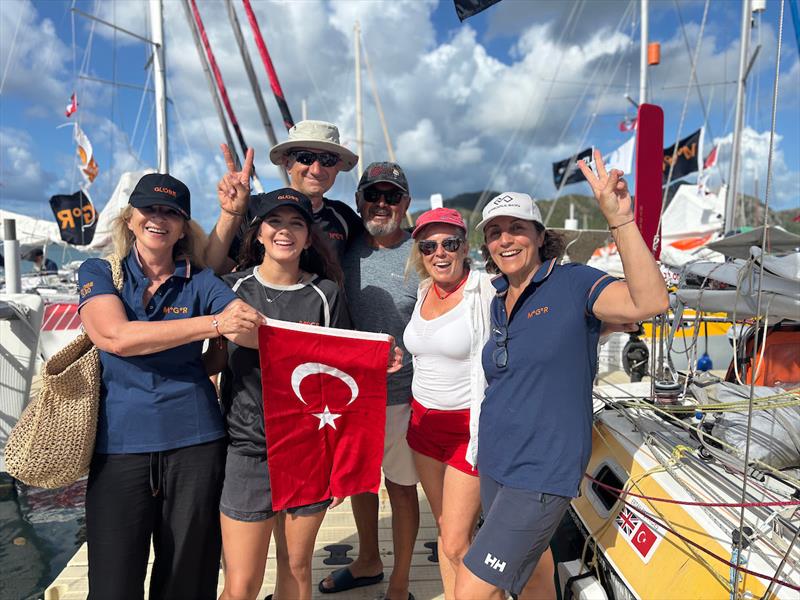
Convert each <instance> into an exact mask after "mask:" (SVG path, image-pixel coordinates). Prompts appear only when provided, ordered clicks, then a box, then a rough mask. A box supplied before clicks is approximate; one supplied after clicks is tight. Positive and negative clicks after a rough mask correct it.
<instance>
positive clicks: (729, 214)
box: [724, 0, 750, 233]
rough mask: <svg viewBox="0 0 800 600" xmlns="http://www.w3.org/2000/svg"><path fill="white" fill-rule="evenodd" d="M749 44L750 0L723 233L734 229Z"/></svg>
mask: <svg viewBox="0 0 800 600" xmlns="http://www.w3.org/2000/svg"><path fill="white" fill-rule="evenodd" d="M749 42H750V0H742V29H741V42H740V47H739V77H738V79H737V85H736V116H735V117H734V121H733V143H732V144H731V163H730V171H729V172H728V195H727V197H726V198H725V227H724V233H727V232H729V231H731V230H732V229H733V228H734V219H735V209H736V193H737V188H738V187H739V185H738V184H739V159H740V156H739V150H740V148H741V145H742V126H743V125H744V93H745V82H746V79H747V71H748V68H747V54H748V50H749V45H750V44H749Z"/></svg>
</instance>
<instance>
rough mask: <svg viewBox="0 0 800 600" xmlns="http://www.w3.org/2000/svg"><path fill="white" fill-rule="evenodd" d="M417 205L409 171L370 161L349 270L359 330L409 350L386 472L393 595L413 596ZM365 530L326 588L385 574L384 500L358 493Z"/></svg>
mask: <svg viewBox="0 0 800 600" xmlns="http://www.w3.org/2000/svg"><path fill="white" fill-rule="evenodd" d="M409 203H410V196H409V188H408V180H407V179H406V176H405V173H403V169H402V168H400V166H399V165H397V164H395V163H391V162H376V163H372V164H370V165H369V166H368V167H367V168H366V169H365V171H364V174H363V176H362V177H361V180H360V181H359V183H358V189H357V191H356V206H357V208H358V211H359V212H360V213H361V221H362V222H363V228H364V229H365V231H364V232H363V234H361V235H358V236H356V237H355V238H354V239H353V241H352V244H351V245H350V247H349V249H348V251H347V253H346V254H345V257H344V260H343V261H342V268H343V270H344V277H345V290H346V291H347V299H348V303H349V305H350V309H351V310H350V313H351V315H352V317H353V324H354V326H355V328H356V329H359V330H362V331H375V332H384V333H388V334H390V335H392V336H394V338H395V341H396V343H397V345H398V346H399V347H400V348H402V349H403V354H404V356H403V367H402V368H401V369H400V370H399V371H398V372H396V373H393V374H391V375H389V377H388V379H387V397H386V403H387V406H386V429H385V438H384V453H383V473H384V476H385V480H386V490H387V492H388V493H389V500H390V502H391V506H392V542H393V545H394V568H393V569H392V575H391V577H390V579H389V586H388V588H387V590H386V598H390V599H392V600H406V599H407V598H413V596H411V594H409V592H408V579H409V572H410V569H411V557H412V555H413V551H414V542H415V540H416V537H417V530H418V528H419V504H418V499H417V488H416V485H417V482H418V481H419V477H418V476H417V471H416V468H415V466H414V458H413V456H412V454H411V449H410V448H409V446H408V443H407V442H406V431H407V430H408V422H409V418H410V415H411V404H410V402H411V378H412V371H413V369H412V365H411V357H410V355H408V353H407V352H406V351H405V346H404V345H403V331H404V330H405V328H406V325H407V324H408V321H409V319H411V315H412V313H413V310H414V305H415V303H416V297H417V286H418V285H419V281H418V278H417V274H416V273H415V272H414V273H410V274H409V275H408V276H407V275H406V274H405V270H406V261H407V259H408V255H409V252H410V250H411V245H412V244H413V240H412V238H411V236H410V235H409V234H408V232H406V231H404V230H403V229H402V228H401V227H400V225H401V223H402V220H403V218H404V215H405V214H406V210H407V209H408V205H409ZM351 503H352V506H353V515H354V516H355V520H356V528H357V529H358V539H359V553H358V558H357V559H356V561H355V562H353V563H351V564H350V565H348V566H347V567H345V568H342V569H338V570H336V571H334V572H333V573H331V575H330V576H328V577H327V578H326V579H325V580H323V581H321V582H320V584H319V590H320V592H322V593H334V592H342V591H345V590H348V589H352V588H354V587H361V586H365V585H372V584H376V583H379V582H380V581H382V580H383V562H382V560H381V556H380V552H379V550H378V498H377V496H376V495H375V494H360V495H357V496H353V497H352V498H351Z"/></svg>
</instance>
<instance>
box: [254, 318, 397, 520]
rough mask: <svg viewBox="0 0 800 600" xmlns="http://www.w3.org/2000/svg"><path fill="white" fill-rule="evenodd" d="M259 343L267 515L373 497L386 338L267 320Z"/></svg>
mask: <svg viewBox="0 0 800 600" xmlns="http://www.w3.org/2000/svg"><path fill="white" fill-rule="evenodd" d="M258 345H259V356H260V362H261V380H262V387H263V397H264V426H265V431H266V434H267V462H268V466H269V474H270V481H271V485H272V508H273V510H276V511H278V510H283V509H285V508H292V507H295V506H303V505H306V504H312V503H314V502H320V501H322V500H326V499H328V498H330V497H331V496H337V497H344V496H352V495H354V494H360V493H363V492H373V493H375V492H377V491H378V488H379V487H380V482H381V462H382V460H383V437H384V428H385V424H386V363H387V361H388V358H389V337H388V336H387V335H383V334H373V333H364V332H360V331H346V330H342V329H333V328H327V327H316V326H313V325H301V324H298V323H287V322H284V321H276V320H272V319H269V320H268V324H267V325H266V326H262V327H260V328H259V332H258Z"/></svg>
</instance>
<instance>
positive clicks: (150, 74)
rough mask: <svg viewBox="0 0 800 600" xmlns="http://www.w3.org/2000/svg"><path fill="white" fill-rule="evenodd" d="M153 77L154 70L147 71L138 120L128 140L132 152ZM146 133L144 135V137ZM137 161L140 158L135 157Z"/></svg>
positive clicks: (140, 99) (137, 112)
mask: <svg viewBox="0 0 800 600" xmlns="http://www.w3.org/2000/svg"><path fill="white" fill-rule="evenodd" d="M152 77H153V69H152V68H148V69H147V79H146V80H145V82H144V89H143V90H142V95H141V96H140V98H139V109H138V110H137V111H136V120H135V121H134V123H133V132H132V133H131V137H130V139H129V140H128V149H129V150H130V151H131V152H132V151H133V145H134V141H135V140H136V134H137V133H138V132H139V121H140V120H141V117H142V109H143V108H144V100H145V98H146V97H147V95H148V94H147V88H148V87H149V85H150V79H151V78H152ZM144 134H145V132H143V133H142V135H144ZM134 158H135V159H136V160H139V157H138V156H134Z"/></svg>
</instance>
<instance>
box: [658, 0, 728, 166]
mask: <svg viewBox="0 0 800 600" xmlns="http://www.w3.org/2000/svg"><path fill="white" fill-rule="evenodd" d="M672 1H673V3H674V4H675V10H676V11H677V13H678V22H679V23H680V25H681V33H682V34H683V43H684V45H685V46H686V54H688V55H689V60H690V61H692V63H694V60H695V59H694V58H692V53H691V48H690V46H689V36H688V35H687V33H686V27H684V24H683V14H682V13H681V7H680V4H679V3H678V0H672ZM693 74H694V87H695V89H696V90H697V99H698V100H699V101H700V108H701V109H702V110H703V124H704V125H705V127H706V129H707V130H708V135H709V136H710V137H711V139H712V140H713V139H714V132H713V131H711V122H710V121H709V120H708V110H707V108H706V102H705V100H704V99H703V92H702V90H701V89H700V88H701V85H700V82H699V81H697V72H696V71H693ZM732 83H735V82H732ZM689 85H690V86H691V84H689ZM702 158H703V157H702V156H701V157H700V159H701V160H702Z"/></svg>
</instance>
